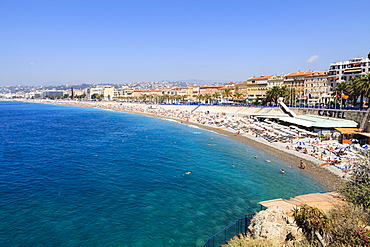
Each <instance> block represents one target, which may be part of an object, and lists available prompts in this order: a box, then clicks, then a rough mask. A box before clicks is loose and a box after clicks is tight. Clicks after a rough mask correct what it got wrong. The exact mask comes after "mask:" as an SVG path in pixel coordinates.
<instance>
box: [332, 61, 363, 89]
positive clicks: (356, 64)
mask: <svg viewBox="0 0 370 247" xmlns="http://www.w3.org/2000/svg"><path fill="white" fill-rule="evenodd" d="M367 73H370V59H369V58H363V57H362V58H353V59H350V60H348V61H344V62H336V63H331V64H330V69H329V82H331V83H333V86H334V87H335V86H336V85H337V84H338V83H340V82H348V81H350V80H351V78H353V77H359V76H364V75H366V74H367Z"/></svg>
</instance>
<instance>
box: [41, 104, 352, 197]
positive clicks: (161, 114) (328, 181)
mask: <svg viewBox="0 0 370 247" xmlns="http://www.w3.org/2000/svg"><path fill="white" fill-rule="evenodd" d="M39 103H51V104H63V105H73V106H79V107H94V108H102V109H110V110H116V111H123V112H131V113H135V114H141V115H147V116H151V117H157V118H165V119H173V120H176V121H178V122H180V123H182V124H189V125H194V126H197V127H200V128H203V129H206V130H210V131H213V132H216V133H218V134H220V135H225V136H228V137H230V138H234V139H235V140H237V141H240V142H244V143H247V144H249V145H253V146H255V147H258V148H260V149H263V150H264V151H266V152H268V153H270V154H272V155H274V156H276V157H279V158H282V159H284V160H287V161H289V162H291V163H292V164H294V165H296V166H299V165H300V161H301V160H302V161H303V162H304V163H305V164H306V165H307V166H306V168H305V169H304V170H303V171H304V172H306V173H307V175H308V176H310V177H311V178H312V179H314V180H315V181H317V182H318V183H320V184H321V185H322V186H323V187H325V188H326V189H327V190H328V191H335V190H337V189H339V188H340V187H341V186H343V185H344V184H345V181H346V176H347V174H346V172H345V171H343V170H341V169H338V168H337V167H335V166H332V165H323V164H325V163H326V160H323V159H322V158H321V159H319V158H317V157H314V156H312V155H309V154H305V153H302V152H297V151H296V150H295V149H294V148H293V146H292V145H291V146H290V147H291V148H288V147H289V145H287V144H286V143H277V142H269V141H268V140H265V139H263V138H261V137H259V136H258V135H256V134H255V132H253V131H245V132H244V131H242V132H240V131H237V132H236V131H235V129H232V128H227V127H225V126H223V125H222V126H221V127H220V125H217V123H216V124H215V122H213V123H210V122H209V121H205V119H207V117H209V116H217V117H220V118H227V117H228V118H229V121H230V120H231V121H238V120H240V117H243V116H245V115H244V114H245V112H243V110H242V109H241V108H238V107H229V108H232V109H233V111H235V112H231V113H230V112H228V113H225V111H227V109H225V108H220V107H218V108H216V109H215V108H213V109H212V107H208V108H206V107H205V106H204V107H203V109H202V111H194V112H192V110H193V109H194V108H195V107H196V106H194V105H192V106H189V105H183V106H182V105H159V106H153V105H147V104H138V103H118V102H84V101H76V102H55V101H52V102H50V101H48V102H39ZM204 109H210V110H207V114H209V115H208V116H206V117H205V116H204V114H203V110H204ZM220 109H221V111H222V112H221V111H220ZM234 109H235V110H234ZM244 110H245V109H244ZM250 110H251V109H249V110H248V111H250ZM257 110H261V109H252V111H257ZM272 110H273V111H275V112H280V110H279V109H272ZM270 111H271V109H270ZM233 119H234V120H233ZM299 140H301V139H300V138H298V139H295V140H294V141H295V142H297V141H299ZM306 140H307V139H306ZM330 144H332V145H333V144H335V142H330V143H324V144H323V145H330ZM326 164H328V163H326Z"/></svg>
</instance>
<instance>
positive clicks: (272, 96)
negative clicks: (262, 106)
mask: <svg viewBox="0 0 370 247" xmlns="http://www.w3.org/2000/svg"><path fill="white" fill-rule="evenodd" d="M282 93H283V92H282V90H281V88H280V87H279V86H273V87H272V88H270V89H269V90H267V91H266V102H270V103H271V102H274V103H275V104H277V102H278V99H279V97H281V96H282Z"/></svg>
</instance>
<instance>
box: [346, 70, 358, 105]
mask: <svg viewBox="0 0 370 247" xmlns="http://www.w3.org/2000/svg"><path fill="white" fill-rule="evenodd" d="M360 83H361V79H360V77H353V78H351V80H350V81H349V82H348V85H347V90H348V93H350V94H351V95H350V96H349V99H351V100H352V104H353V105H354V106H355V105H356V104H357V100H358V98H359V97H360V95H361V90H360V87H359V84H360Z"/></svg>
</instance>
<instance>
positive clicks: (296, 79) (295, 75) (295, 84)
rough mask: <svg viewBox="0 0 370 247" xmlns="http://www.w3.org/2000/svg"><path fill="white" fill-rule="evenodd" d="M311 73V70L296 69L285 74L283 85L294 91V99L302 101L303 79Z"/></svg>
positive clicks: (303, 98)
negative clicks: (296, 70)
mask: <svg viewBox="0 0 370 247" xmlns="http://www.w3.org/2000/svg"><path fill="white" fill-rule="evenodd" d="M312 73H313V71H298V72H292V73H289V74H287V75H285V77H284V83H283V86H287V87H288V88H290V89H291V90H292V92H295V95H294V97H293V99H294V101H298V102H299V103H304V100H305V97H304V81H305V78H306V76H308V75H311V74H312Z"/></svg>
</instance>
